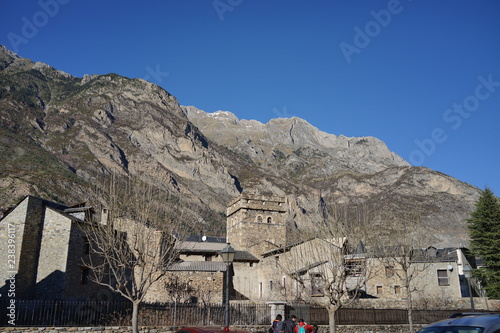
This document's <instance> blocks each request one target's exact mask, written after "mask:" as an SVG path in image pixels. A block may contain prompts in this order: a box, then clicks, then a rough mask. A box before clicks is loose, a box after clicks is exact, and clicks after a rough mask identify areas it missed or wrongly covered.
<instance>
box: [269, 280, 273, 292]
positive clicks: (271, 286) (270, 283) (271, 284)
mask: <svg viewBox="0 0 500 333" xmlns="http://www.w3.org/2000/svg"><path fill="white" fill-rule="evenodd" d="M269 291H273V280H269Z"/></svg>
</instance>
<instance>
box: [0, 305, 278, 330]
mask: <svg viewBox="0 0 500 333" xmlns="http://www.w3.org/2000/svg"><path fill="white" fill-rule="evenodd" d="M9 305H10V303H7V302H5V301H1V300H0V326H9V325H11V324H9V321H10V320H12V319H13V320H14V321H13V322H14V323H15V325H16V326H128V325H130V323H131V318H132V303H131V302H89V301H57V300H16V302H15V307H13V308H12V309H9V308H8V306H9ZM9 315H10V316H9ZM270 318H271V314H270V307H269V306H268V305H267V304H231V324H232V325H266V324H269V322H270ZM138 319H139V325H140V326H183V325H196V326H205V325H223V323H224V305H223V304H184V303H156V304H142V305H141V307H140V311H139V318H138Z"/></svg>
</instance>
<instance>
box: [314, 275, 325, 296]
mask: <svg viewBox="0 0 500 333" xmlns="http://www.w3.org/2000/svg"><path fill="white" fill-rule="evenodd" d="M324 295H325V293H324V292H323V278H322V277H321V274H318V273H312V274H311V296H315V297H321V296H324Z"/></svg>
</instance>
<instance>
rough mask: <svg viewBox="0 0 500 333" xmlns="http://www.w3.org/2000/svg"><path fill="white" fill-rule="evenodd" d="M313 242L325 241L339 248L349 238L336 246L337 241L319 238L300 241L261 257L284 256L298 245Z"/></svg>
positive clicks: (341, 240) (263, 254)
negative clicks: (283, 254)
mask: <svg viewBox="0 0 500 333" xmlns="http://www.w3.org/2000/svg"><path fill="white" fill-rule="evenodd" d="M313 240H320V241H323V242H328V243H330V244H331V245H332V246H335V247H339V246H341V245H342V243H344V244H345V242H346V241H347V238H345V237H343V238H339V240H338V244H335V243H336V241H335V240H327V239H322V238H319V237H313V238H310V239H306V240H303V241H300V242H297V243H294V244H290V245H286V246H282V247H279V248H277V249H273V250H271V251H267V252H264V253H262V254H261V255H262V257H264V258H266V257H269V256H273V255H277V254H282V253H285V252H288V251H290V249H292V248H293V247H296V246H298V245H301V244H304V243H307V242H311V241H313Z"/></svg>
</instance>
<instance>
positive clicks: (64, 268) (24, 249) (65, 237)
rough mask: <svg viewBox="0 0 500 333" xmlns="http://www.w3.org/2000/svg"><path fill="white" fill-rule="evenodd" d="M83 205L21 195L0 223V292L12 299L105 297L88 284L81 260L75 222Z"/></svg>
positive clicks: (84, 248) (82, 246) (83, 248)
mask: <svg viewBox="0 0 500 333" xmlns="http://www.w3.org/2000/svg"><path fill="white" fill-rule="evenodd" d="M88 210H89V207H81V206H80V207H78V206H77V207H67V206H64V205H60V204H57V203H54V202H51V201H48V200H44V199H40V198H36V197H33V196H27V197H25V198H24V200H22V201H21V202H20V203H19V204H18V205H17V206H16V207H15V208H14V209H13V210H12V211H11V212H10V213H9V214H7V215H6V216H5V217H4V218H3V219H2V220H1V221H0V253H2V258H1V260H0V281H1V282H0V290H2V291H0V293H1V294H2V297H5V296H6V295H7V293H6V290H8V289H11V285H12V282H14V286H15V296H16V298H21V299H22V298H25V299H88V298H102V297H103V295H106V296H108V295H109V293H107V292H106V291H102V288H101V287H99V286H98V285H96V284H95V283H93V282H92V281H90V279H89V271H88V268H86V267H84V266H82V257H83V256H85V255H88V253H89V243H88V240H87V238H86V236H85V232H84V231H83V230H82V229H81V228H80V223H81V222H82V221H83V220H84V218H85V213H86V212H87V211H88Z"/></svg>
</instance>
